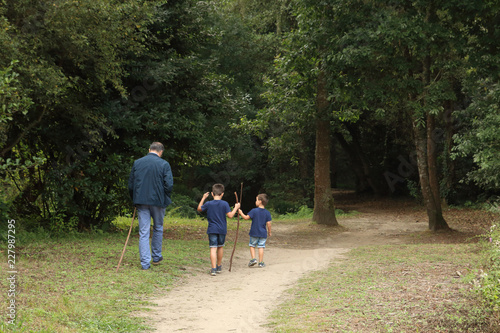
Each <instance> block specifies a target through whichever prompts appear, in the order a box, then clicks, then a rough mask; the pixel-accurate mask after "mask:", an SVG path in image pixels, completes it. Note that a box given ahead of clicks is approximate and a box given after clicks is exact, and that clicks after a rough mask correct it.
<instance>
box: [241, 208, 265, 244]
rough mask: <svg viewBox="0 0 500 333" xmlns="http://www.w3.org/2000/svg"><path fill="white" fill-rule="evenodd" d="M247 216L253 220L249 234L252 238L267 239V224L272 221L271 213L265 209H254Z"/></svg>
mask: <svg viewBox="0 0 500 333" xmlns="http://www.w3.org/2000/svg"><path fill="white" fill-rule="evenodd" d="M247 215H248V216H250V218H251V219H252V226H251V227H250V232H249V233H248V234H249V235H250V236H252V237H260V238H267V228H266V223H267V222H269V221H271V213H269V211H268V210H267V209H265V208H254V209H252V210H251V211H249V212H248V214H247Z"/></svg>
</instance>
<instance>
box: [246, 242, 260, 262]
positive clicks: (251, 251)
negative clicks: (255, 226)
mask: <svg viewBox="0 0 500 333" xmlns="http://www.w3.org/2000/svg"><path fill="white" fill-rule="evenodd" d="M257 241H258V238H255V237H252V236H250V241H249V242H248V246H250V256H251V257H252V259H250V262H249V263H248V267H252V266H255V264H257V259H255V246H256V245H257Z"/></svg>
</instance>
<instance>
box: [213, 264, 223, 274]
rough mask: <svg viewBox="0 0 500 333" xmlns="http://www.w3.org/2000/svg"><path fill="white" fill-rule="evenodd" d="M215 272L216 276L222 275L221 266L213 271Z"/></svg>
mask: <svg viewBox="0 0 500 333" xmlns="http://www.w3.org/2000/svg"><path fill="white" fill-rule="evenodd" d="M215 272H216V273H217V274H220V273H222V265H220V266H217V268H216V269H215Z"/></svg>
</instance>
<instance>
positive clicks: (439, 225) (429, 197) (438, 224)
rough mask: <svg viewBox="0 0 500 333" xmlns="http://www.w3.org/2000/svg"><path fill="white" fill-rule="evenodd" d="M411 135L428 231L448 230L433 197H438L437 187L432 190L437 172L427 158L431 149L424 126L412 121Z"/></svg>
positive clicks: (416, 120) (433, 164) (437, 199)
mask: <svg viewBox="0 0 500 333" xmlns="http://www.w3.org/2000/svg"><path fill="white" fill-rule="evenodd" d="M413 133H414V137H415V148H416V150H417V165H418V176H419V179H420V188H421V190H422V197H423V199H424V204H425V208H426V209H427V216H428V218H429V229H430V230H432V231H437V230H446V229H449V227H448V224H447V223H446V221H445V220H444V218H443V213H442V210H441V202H440V200H439V196H438V197H437V198H436V197H435V196H436V194H437V195H439V187H438V188H437V189H436V188H433V187H434V186H435V178H436V175H435V173H437V172H436V170H435V168H436V166H435V160H434V161H433V158H430V160H429V157H428V151H429V148H430V149H433V148H432V147H428V142H429V141H428V138H427V131H426V129H425V128H424V126H421V125H420V126H419V124H418V119H413ZM431 155H432V154H431ZM431 163H432V164H431ZM432 169H434V170H432Z"/></svg>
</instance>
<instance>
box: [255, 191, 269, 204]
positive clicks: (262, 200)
mask: <svg viewBox="0 0 500 333" xmlns="http://www.w3.org/2000/svg"><path fill="white" fill-rule="evenodd" d="M256 201H260V203H261V204H262V206H264V207H266V206H267V203H268V202H269V198H268V197H267V194H265V193H261V194H259V195H258V196H257V198H256Z"/></svg>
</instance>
